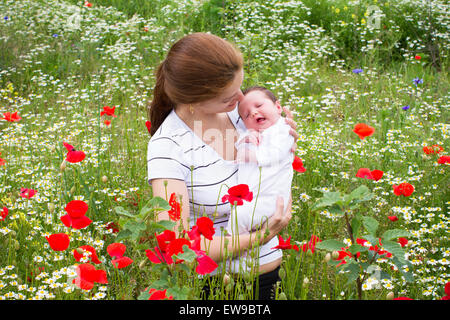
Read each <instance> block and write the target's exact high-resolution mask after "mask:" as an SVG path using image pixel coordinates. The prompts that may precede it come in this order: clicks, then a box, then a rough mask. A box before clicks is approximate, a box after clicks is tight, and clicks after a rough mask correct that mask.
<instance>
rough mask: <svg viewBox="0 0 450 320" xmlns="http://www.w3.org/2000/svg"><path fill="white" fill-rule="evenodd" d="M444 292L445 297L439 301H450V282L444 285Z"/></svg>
mask: <svg viewBox="0 0 450 320" xmlns="http://www.w3.org/2000/svg"><path fill="white" fill-rule="evenodd" d="M444 291H445V294H446V296H444V297H442V299H441V300H450V281H449V282H447V283H446V284H445V287H444Z"/></svg>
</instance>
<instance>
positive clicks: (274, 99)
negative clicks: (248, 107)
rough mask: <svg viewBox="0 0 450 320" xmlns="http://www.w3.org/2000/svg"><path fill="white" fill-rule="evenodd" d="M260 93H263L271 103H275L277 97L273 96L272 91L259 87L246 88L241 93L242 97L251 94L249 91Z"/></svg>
mask: <svg viewBox="0 0 450 320" xmlns="http://www.w3.org/2000/svg"><path fill="white" fill-rule="evenodd" d="M255 90H257V91H261V92H263V93H264V94H265V95H266V96H267V98H269V99H270V100H272V102H273V103H275V102H277V100H278V99H277V97H276V96H275V95H274V94H273V92H272V91H270V90H269V89H267V88H265V87H261V86H252V87H248V88H247V89H245V90H244V91H242V93H243V94H244V96H245V95H246V94H247V93H249V92H251V91H255Z"/></svg>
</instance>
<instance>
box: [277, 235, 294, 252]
mask: <svg viewBox="0 0 450 320" xmlns="http://www.w3.org/2000/svg"><path fill="white" fill-rule="evenodd" d="M278 242H279V243H278V245H277V246H276V247H273V248H272V249H281V250H288V249H294V250H295V251H298V250H299V248H298V246H297V245H292V244H291V236H289V238H287V239H286V240H284V239H283V237H282V236H280V235H278Z"/></svg>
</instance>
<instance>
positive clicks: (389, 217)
mask: <svg viewBox="0 0 450 320" xmlns="http://www.w3.org/2000/svg"><path fill="white" fill-rule="evenodd" d="M388 219H389V220H391V221H392V222H395V221H397V220H398V217H397V216H388Z"/></svg>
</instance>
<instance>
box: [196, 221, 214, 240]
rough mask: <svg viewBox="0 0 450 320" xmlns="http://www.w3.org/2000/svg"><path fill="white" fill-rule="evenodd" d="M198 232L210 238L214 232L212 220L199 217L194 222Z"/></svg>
mask: <svg viewBox="0 0 450 320" xmlns="http://www.w3.org/2000/svg"><path fill="white" fill-rule="evenodd" d="M196 225H197V227H198V232H199V233H200V234H202V235H203V236H204V237H205V238H206V239H208V240H212V236H213V235H214V233H215V232H216V230H215V228H214V222H213V221H212V220H211V219H210V218H208V217H200V218H198V219H197V223H196Z"/></svg>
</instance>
